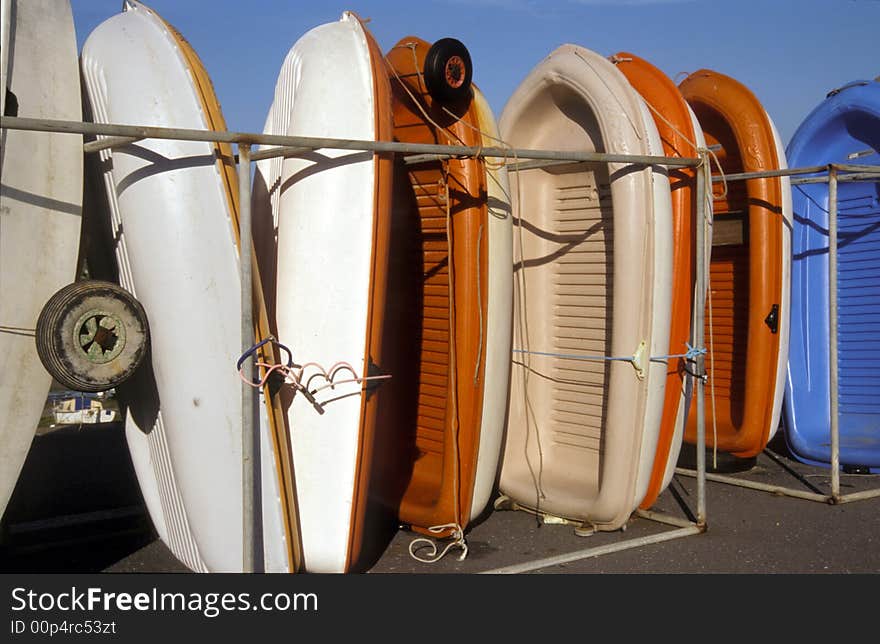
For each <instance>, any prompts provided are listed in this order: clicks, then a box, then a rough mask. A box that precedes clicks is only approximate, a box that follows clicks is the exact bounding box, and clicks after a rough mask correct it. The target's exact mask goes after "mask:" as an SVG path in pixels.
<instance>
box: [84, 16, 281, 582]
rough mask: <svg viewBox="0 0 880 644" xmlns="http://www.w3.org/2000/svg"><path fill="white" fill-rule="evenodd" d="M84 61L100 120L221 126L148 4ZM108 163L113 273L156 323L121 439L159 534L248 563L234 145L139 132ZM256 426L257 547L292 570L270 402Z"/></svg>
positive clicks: (193, 559) (212, 557)
mask: <svg viewBox="0 0 880 644" xmlns="http://www.w3.org/2000/svg"><path fill="white" fill-rule="evenodd" d="M123 51H124V52H125V54H126V55H125V56H124V57H123V56H120V52H123ZM81 60H82V69H83V78H84V79H85V85H86V89H87V98H88V100H89V103H90V107H91V110H92V112H93V118H94V120H95V121H96V122H105V123H106V122H110V123H126V124H138V125H157V126H166V127H183V128H193V129H212V128H217V129H225V125H224V124H223V122H222V116H220V114H219V106H217V105H216V98H215V97H214V96H213V92H212V90H211V89H210V81H208V80H207V75H206V73H205V71H204V69H203V68H202V67H201V64H200V63H198V58H197V56H196V55H195V53H194V52H192V50H191V49H190V48H189V46H188V45H187V44H186V42H185V41H184V40H183V39H182V38H181V37H180V35H179V34H177V32H176V31H174V30H173V28H171V27H170V26H169V25H168V24H167V23H165V22H164V21H163V20H162V19H161V18H160V17H159V16H158V15H157V14H155V13H154V12H152V11H151V10H150V9H148V8H147V7H145V6H144V5H142V4H140V3H136V2H126V4H125V6H124V11H123V12H122V13H120V14H117V15H116V16H113V17H111V18H110V19H108V20H107V21H105V22H104V23H102V24H101V25H99V26H98V27H97V28H96V29H95V30H94V31H93V32H92V33H91V34H90V35H89V37H88V39H87V40H86V43H85V45H84V46H83V51H82V56H81ZM133 70H136V73H135V72H134V71H133ZM100 161H101V163H102V168H103V180H104V183H105V186H106V196H107V201H108V206H109V212H108V213H106V216H107V218H108V222H107V223H108V225H109V226H110V227H111V228H112V233H113V239H115V247H114V251H115V256H116V261H117V266H118V273H119V281H120V283H121V284H122V286H123V287H125V288H126V289H128V290H129V291H131V292H132V293H133V294H134V295H135V296H136V297H137V298H138V299H139V300H140V302H141V303H142V304H143V306H144V308H145V310H146V312H147V316H148V318H149V323H150V331H151V352H152V356H151V357H152V360H151V365H145V368H144V369H143V370H142V373H141V374H139V375H138V376H137V378H138V380H137V382H136V383H132V384H131V385H130V386H129V385H128V384H127V385H126V392H127V397H128V398H129V399H130V405H129V407H128V411H127V415H126V438H127V441H128V445H129V450H130V452H131V456H132V462H133V464H134V467H135V472H136V474H137V477H138V481H139V483H140V486H141V490H142V492H143V494H144V498H145V501H146V504H147V507H148V510H149V511H150V516H151V518H152V520H153V523H154V526H155V528H156V530H157V532H158V534H159V536H160V538H162V540H163V541H164V542H165V543H166V544H167V545H168V546H169V548H170V549H171V550H172V552H173V553H174V554H175V556H177V557H178V558H179V559H180V560H181V561H182V562H183V563H184V564H186V565H187V566H188V567H189V568H190V569H192V570H194V571H199V572H208V571H226V572H235V571H240V570H241V569H242V538H243V535H242V491H241V490H242V474H241V473H242V464H241V413H242V411H241V401H242V393H241V386H242V385H241V381H240V380H239V378H238V376H237V374H236V371H235V369H236V367H235V365H236V360H237V358H238V355H239V354H240V353H241V322H240V320H241V310H240V293H241V287H240V280H239V261H238V252H237V238H236V234H235V233H236V224H235V219H236V216H237V215H236V212H235V203H236V201H235V198H234V197H233V195H231V194H230V191H231V190H234V188H233V187H232V186H233V185H235V179H234V176H235V175H234V172H231V171H230V168H229V166H230V165H231V164H232V159H231V151H230V150H229V149H228V147H224V146H215V145H214V144H211V143H198V142H185V141H172V140H167V141H161V140H144V141H142V142H139V143H136V144H131V145H126V146H122V147H119V148H115V149H114V150H113V151H112V152H111V151H107V150H105V151H103V152H101V153H100ZM230 172H231V173H230ZM150 367H152V370H150ZM160 401H161V404H160ZM257 431H258V432H259V436H260V442H261V447H262V449H261V456H262V459H261V468H260V470H261V472H262V480H261V481H258V482H257V485H261V487H262V499H263V507H262V516H263V545H264V552H263V556H264V559H265V562H266V567H267V569H269V570H277V571H287V570H291V569H292V568H293V567H294V565H295V564H294V562H293V553H292V548H293V547H294V545H293V543H292V540H293V539H295V535H294V534H291V532H290V528H289V517H285V516H284V512H285V508H284V507H283V504H282V499H283V498H286V495H283V494H282V491H281V486H282V483H281V482H279V478H278V476H277V475H276V472H277V470H276V460H275V455H274V453H273V450H274V449H275V444H274V443H275V440H276V438H277V435H276V434H274V433H273V432H272V431H271V429H270V427H269V419H268V418H267V416H266V410H265V409H263V413H261V416H260V422H259V423H258V430H257Z"/></svg>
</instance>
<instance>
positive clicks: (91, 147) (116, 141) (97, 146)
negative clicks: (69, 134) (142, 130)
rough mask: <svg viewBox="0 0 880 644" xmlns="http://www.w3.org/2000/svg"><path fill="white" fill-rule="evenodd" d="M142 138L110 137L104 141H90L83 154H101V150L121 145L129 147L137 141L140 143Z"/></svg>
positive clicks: (84, 146)
mask: <svg viewBox="0 0 880 644" xmlns="http://www.w3.org/2000/svg"><path fill="white" fill-rule="evenodd" d="M140 140H141V139H140V138H137V137H134V136H108V137H105V138H103V139H98V140H97V141H89V142H88V143H86V144H84V145H83V152H85V153H86V154H89V153H92V152H100V151H101V150H108V149H110V148H115V147H118V146H120V145H128V144H129V143H134V142H135V141H140Z"/></svg>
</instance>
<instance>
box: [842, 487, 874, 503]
mask: <svg viewBox="0 0 880 644" xmlns="http://www.w3.org/2000/svg"><path fill="white" fill-rule="evenodd" d="M878 496H880V489H877V490H862V491H861V492H850V493H849V494H844V495H843V496H840V497H838V498H837V500H836V501H835V503H837V504H840V503H852V502H853V501H865V500H867V499H874V498H876V497H878Z"/></svg>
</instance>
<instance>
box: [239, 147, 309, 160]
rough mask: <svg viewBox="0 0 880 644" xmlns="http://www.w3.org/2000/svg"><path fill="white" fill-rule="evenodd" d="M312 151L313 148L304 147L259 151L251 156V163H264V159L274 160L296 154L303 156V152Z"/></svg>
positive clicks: (274, 148)
mask: <svg viewBox="0 0 880 644" xmlns="http://www.w3.org/2000/svg"><path fill="white" fill-rule="evenodd" d="M311 150H312V148H304V147H302V146H299V147H296V146H290V145H282V146H274V147H271V148H265V149H262V150H257V151H256V152H254V153H253V154H251V161H262V160H263V159H273V158H275V157H289V156H293V155H295V154H302V153H303V152H310V151H311Z"/></svg>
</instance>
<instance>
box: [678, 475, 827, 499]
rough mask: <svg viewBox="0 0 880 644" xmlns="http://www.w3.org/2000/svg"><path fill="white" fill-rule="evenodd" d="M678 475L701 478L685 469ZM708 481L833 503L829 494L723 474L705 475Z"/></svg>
mask: <svg viewBox="0 0 880 644" xmlns="http://www.w3.org/2000/svg"><path fill="white" fill-rule="evenodd" d="M675 473H676V474H681V475H682V476H693V477H699V474H698V473H697V472H696V471H694V470H690V469H687V468H683V467H677V468H675ZM704 476H705V478H706V480H708V481H715V482H716V483H727V484H729V485H736V486H739V487H745V488H749V489H752V490H761V491H762V492H772V493H773V494H780V495H782V496H792V497H795V498H798V499H806V500H807V501H821V502H822V503H828V502H829V501H831V497H830V496H829V495H827V494H815V493H813V492H802V491H801V490H793V489H791V488H787V487H783V486H781V485H770V484H768V483H759V482H757V481H748V480H746V479H737V478H733V477H731V476H725V475H723V474H712V473H708V474H705V475H704Z"/></svg>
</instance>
